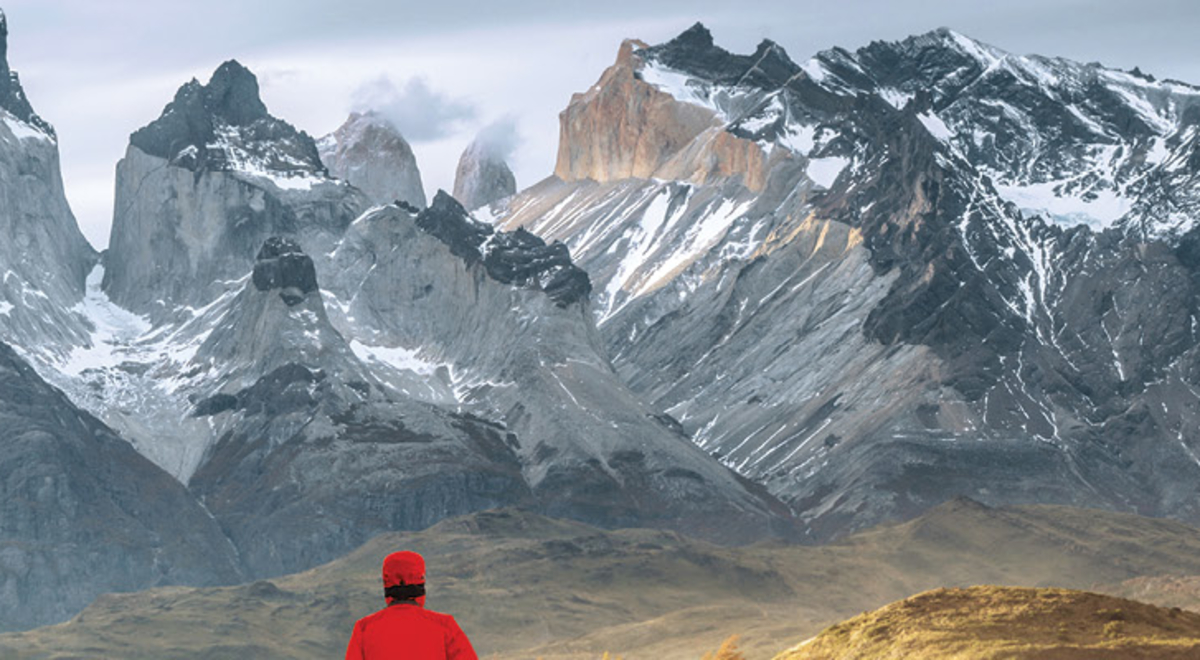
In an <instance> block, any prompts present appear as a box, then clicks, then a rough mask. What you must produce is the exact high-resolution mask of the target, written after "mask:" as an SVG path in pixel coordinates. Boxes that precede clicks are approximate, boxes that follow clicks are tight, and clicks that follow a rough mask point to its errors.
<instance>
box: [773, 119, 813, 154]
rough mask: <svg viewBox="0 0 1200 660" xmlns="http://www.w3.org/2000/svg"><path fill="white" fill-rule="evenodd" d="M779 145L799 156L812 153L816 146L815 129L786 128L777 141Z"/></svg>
mask: <svg viewBox="0 0 1200 660" xmlns="http://www.w3.org/2000/svg"><path fill="white" fill-rule="evenodd" d="M777 142H779V144H780V145H782V146H783V147H786V148H787V149H790V150H792V151H793V152H794V153H797V154H800V155H801V156H807V155H809V154H811V153H812V151H813V148H814V147H816V145H817V127H816V126H805V125H794V126H788V127H787V128H786V129H785V130H784V131H783V132H782V133H781V134H780V135H779V138H778V139H777Z"/></svg>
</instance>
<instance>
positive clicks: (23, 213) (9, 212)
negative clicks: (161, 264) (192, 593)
mask: <svg viewBox="0 0 1200 660" xmlns="http://www.w3.org/2000/svg"><path fill="white" fill-rule="evenodd" d="M7 54H8V24H7V20H6V19H5V17H4V16H3V14H0V235H2V236H4V240H3V241H0V339H4V340H7V341H9V342H12V343H14V344H16V345H18V346H20V347H22V349H23V350H26V351H29V352H33V353H42V352H46V353H54V354H57V355H60V356H61V355H62V354H63V353H65V352H67V351H69V349H70V347H71V346H74V345H78V344H80V343H83V342H85V341H86V339H85V337H86V335H87V328H86V325H85V323H84V322H83V321H82V320H81V319H80V318H78V317H77V316H76V315H75V314H72V313H71V312H70V308H71V307H73V306H74V305H75V304H76V303H78V302H79V301H80V300H81V299H82V298H83V291H84V279H85V278H86V277H87V274H88V272H89V271H90V270H91V267H92V265H93V264H94V263H95V262H96V259H97V255H96V253H95V251H94V250H93V249H92V247H91V246H90V245H88V243H87V241H86V240H85V239H84V237H83V234H81V233H80V232H79V226H78V225H77V224H76V222H75V216H74V215H72V214H71V209H70V207H69V206H68V205H67V199H66V196H65V194H64V193H63V184H62V174H61V171H60V169H59V161H58V142H57V138H56V137H55V133H54V128H53V127H51V126H50V124H49V123H48V122H46V121H45V120H44V119H42V118H41V117H39V116H38V115H37V113H36V112H34V110H33V107H32V106H31V105H30V103H29V99H28V98H27V97H26V96H25V91H24V90H23V89H22V87H21V82H20V79H19V78H18V76H17V72H16V71H13V70H12V69H11V68H10V67H9V64H8V55H7Z"/></svg>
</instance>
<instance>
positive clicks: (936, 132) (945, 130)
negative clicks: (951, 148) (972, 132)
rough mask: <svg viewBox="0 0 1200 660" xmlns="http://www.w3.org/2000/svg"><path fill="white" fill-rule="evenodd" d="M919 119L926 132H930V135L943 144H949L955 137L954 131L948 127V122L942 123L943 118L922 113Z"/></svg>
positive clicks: (930, 113)
mask: <svg viewBox="0 0 1200 660" xmlns="http://www.w3.org/2000/svg"><path fill="white" fill-rule="evenodd" d="M917 119H920V120H921V123H922V124H924V125H925V130H927V131H929V134H930V135H932V136H933V137H935V138H937V139H939V140H941V141H942V142H949V141H950V139H951V138H953V137H954V131H951V130H950V128H949V127H948V126H946V122H944V121H942V118H941V117H938V116H937V115H935V114H933V113H932V112H922V113H921V114H919V115H917Z"/></svg>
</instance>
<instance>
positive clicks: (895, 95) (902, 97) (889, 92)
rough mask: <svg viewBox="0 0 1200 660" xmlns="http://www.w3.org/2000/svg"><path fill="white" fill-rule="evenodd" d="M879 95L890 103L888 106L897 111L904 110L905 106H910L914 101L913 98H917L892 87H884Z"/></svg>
mask: <svg viewBox="0 0 1200 660" xmlns="http://www.w3.org/2000/svg"><path fill="white" fill-rule="evenodd" d="M879 95H880V96H881V97H883V100H884V101H887V102H888V105H890V106H892V107H893V108H895V109H897V110H903V109H904V106H906V105H908V102H909V101H911V100H913V98H914V97H915V96H916V95H915V94H911V93H909V92H902V91H900V90H898V89H894V88H891V87H884V88H882V89H880V90H879Z"/></svg>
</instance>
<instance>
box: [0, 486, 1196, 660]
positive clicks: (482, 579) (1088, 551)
mask: <svg viewBox="0 0 1200 660" xmlns="http://www.w3.org/2000/svg"><path fill="white" fill-rule="evenodd" d="M402 548H407V549H413V550H417V551H419V552H421V553H423V554H424V555H425V556H426V559H427V562H428V565H429V589H430V594H431V595H430V597H429V607H431V608H432V609H436V610H439V611H444V612H450V613H452V614H454V615H455V616H456V617H457V618H458V619H459V621H460V622H461V623H462V625H463V628H464V629H465V630H466V631H467V633H468V634H469V635H470V636H471V638H472V640H473V641H474V643H475V645H476V647H477V649H478V650H479V651H480V652H481V653H482V654H487V655H493V654H494V655H497V656H499V657H502V658H504V657H512V658H517V657H523V658H528V657H536V656H541V657H545V658H547V659H550V658H597V657H599V655H600V654H601V653H602V652H603V651H606V650H609V651H613V652H615V653H620V654H623V655H625V656H626V657H633V658H640V657H655V658H656V659H658V660H670V659H671V658H697V657H699V656H700V654H701V653H702V652H703V651H707V650H711V649H713V648H716V647H717V646H718V645H719V644H720V642H721V641H722V640H723V639H724V638H726V637H727V636H729V635H730V634H734V633H737V634H740V635H741V636H742V639H741V647H742V649H743V650H744V651H745V652H746V655H747V657H748V658H770V657H772V656H773V655H774V654H775V653H776V652H778V651H779V649H781V648H786V647H787V646H789V645H791V644H794V643H795V642H796V641H799V640H801V639H804V638H806V637H808V636H811V635H813V634H816V633H817V632H818V631H820V630H821V629H822V628H824V627H825V626H827V625H829V624H831V623H833V622H835V621H839V620H841V619H844V618H846V617H849V616H853V615H855V614H857V613H859V612H863V611H866V610H871V609H874V608H877V607H880V606H882V605H884V604H886V603H889V602H892V601H894V600H897V599H900V598H904V597H906V596H908V595H910V594H914V593H918V592H921V591H925V590H928V589H933V588H936V587H942V586H965V585H972V584H1014V585H1027V586H1060V587H1074V588H1088V587H1092V586H1094V585H1097V584H1101V583H1106V584H1115V583H1119V582H1121V581H1124V580H1128V579H1131V578H1136V577H1139V576H1154V575H1162V574H1167V573H1174V574H1200V530H1197V529H1194V528H1191V527H1188V526H1185V525H1181V524H1178V523H1172V522H1167V521H1161V520H1151V519H1146V518H1139V517H1136V516H1127V515H1120V514H1112V513H1105V512H1100V511H1087V510H1079V509H1070V508H1065V507H1017V508H1008V509H987V508H984V507H981V506H979V505H977V504H974V503H972V502H969V501H956V502H951V503H948V504H946V505H943V506H942V507H939V508H938V509H935V510H934V511H932V512H930V513H929V514H927V515H926V516H924V517H922V518H919V519H917V520H914V521H911V522H908V523H904V524H900V525H892V526H887V527H882V528H877V529H874V530H871V531H868V532H865V533H863V534H859V535H857V536H854V537H851V538H850V539H848V540H846V541H845V542H843V543H838V544H833V545H828V546H822V547H803V546H785V545H781V544H770V545H759V546H752V547H746V548H721V547H717V546H712V545H709V544H706V543H702V542H698V541H693V540H690V539H687V538H684V537H681V536H679V535H677V534H673V533H668V532H656V531H646V530H623V531H617V532H606V531H600V530H596V529H593V528H590V527H587V526H584V525H580V524H577V523H570V522H562V521H554V520H549V519H545V518H540V517H537V516H533V515H529V514H524V513H518V512H511V511H500V512H489V513H482V514H476V515H473V516H468V517H465V518H460V519H456V520H452V521H447V522H444V523H442V524H439V525H437V526H435V527H433V528H430V529H429V530H426V531H424V532H417V533H404V534H389V535H384V536H381V537H379V538H376V539H374V540H372V541H371V542H370V543H368V544H366V545H365V546H363V547H362V548H360V549H359V550H356V551H355V552H353V553H351V554H350V555H348V556H346V557H343V558H342V559H339V560H337V561H335V562H332V563H330V564H327V565H325V566H321V567H318V568H315V569H313V570H310V571H307V572H305V573H300V574H296V575H289V576H284V577H280V578H277V579H274V580H271V581H270V582H259V583H255V584H252V585H243V586H238V587H230V588H223V589H186V588H165V589H157V590H151V591H148V592H142V593H137V594H125V595H110V596H105V597H103V598H101V599H99V600H97V602H96V603H94V604H92V605H91V606H89V607H88V608H87V609H86V610H85V611H84V612H83V613H81V614H80V615H79V616H78V617H76V618H75V619H73V620H72V621H69V622H67V623H65V624H62V625H59V626H52V627H48V628H41V629H38V630H34V631H30V632H28V633H21V634H14V635H3V636H0V659H4V660H7V659H8V658H27V657H38V658H43V657H44V658H67V657H79V656H90V657H95V656H104V657H123V658H139V657H145V658H150V657H153V658H214V659H215V658H242V657H251V656H253V657H288V658H327V657H337V656H338V655H340V653H342V649H343V648H344V644H345V640H346V638H347V636H348V634H349V630H350V627H351V625H352V623H353V621H354V620H355V619H356V618H358V617H361V616H364V615H366V614H368V613H370V612H372V611H374V610H375V609H376V608H378V607H379V606H380V604H381V600H380V596H379V591H380V586H379V582H378V577H377V575H378V567H379V563H380V561H381V560H382V558H383V557H384V556H385V555H386V554H387V553H389V552H392V551H394V550H397V549H402Z"/></svg>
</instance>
